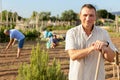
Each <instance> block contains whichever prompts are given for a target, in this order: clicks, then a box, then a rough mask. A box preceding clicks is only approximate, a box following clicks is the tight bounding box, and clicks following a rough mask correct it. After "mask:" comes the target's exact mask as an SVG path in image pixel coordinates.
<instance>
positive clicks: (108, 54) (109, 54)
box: [94, 40, 115, 62]
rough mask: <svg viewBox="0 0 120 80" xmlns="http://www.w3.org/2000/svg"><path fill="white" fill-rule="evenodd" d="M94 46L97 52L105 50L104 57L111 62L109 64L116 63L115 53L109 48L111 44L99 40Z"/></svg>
mask: <svg viewBox="0 0 120 80" xmlns="http://www.w3.org/2000/svg"><path fill="white" fill-rule="evenodd" d="M94 46H95V48H96V50H99V51H101V50H103V56H104V58H105V59H106V60H107V61H109V62H112V61H114V57H115V53H114V51H113V50H112V49H111V48H110V47H109V43H108V42H107V41H99V40H97V41H96V42H95V43H94Z"/></svg>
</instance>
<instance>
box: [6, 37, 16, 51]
mask: <svg viewBox="0 0 120 80" xmlns="http://www.w3.org/2000/svg"><path fill="white" fill-rule="evenodd" d="M13 41H14V39H13V38H10V41H9V43H8V45H7V46H6V48H5V50H7V49H8V48H9V47H10V46H11V45H12V43H13Z"/></svg>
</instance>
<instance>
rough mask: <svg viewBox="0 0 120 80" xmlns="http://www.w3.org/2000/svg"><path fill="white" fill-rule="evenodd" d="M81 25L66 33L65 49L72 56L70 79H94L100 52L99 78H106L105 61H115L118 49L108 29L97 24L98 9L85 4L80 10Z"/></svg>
mask: <svg viewBox="0 0 120 80" xmlns="http://www.w3.org/2000/svg"><path fill="white" fill-rule="evenodd" d="M80 20H81V25H78V26H76V27H74V28H71V29H70V30H68V31H67V34H66V44H65V50H66V51H67V52H68V54H69V57H70V68H69V80H94V77H95V72H96V65H97V60H98V55H99V52H100V51H102V52H103V53H101V55H102V56H101V57H100V58H101V60H100V66H99V72H98V79H97V80H105V70H104V61H105V60H107V61H110V62H111V61H114V57H115V53H114V51H115V50H116V48H115V46H114V45H113V44H112V41H111V39H110V37H109V34H108V32H107V31H106V30H104V29H102V28H100V27H97V26H95V24H94V23H95V21H96V9H95V7H94V6H93V5H91V4H85V5H83V6H82V8H81V11H80Z"/></svg>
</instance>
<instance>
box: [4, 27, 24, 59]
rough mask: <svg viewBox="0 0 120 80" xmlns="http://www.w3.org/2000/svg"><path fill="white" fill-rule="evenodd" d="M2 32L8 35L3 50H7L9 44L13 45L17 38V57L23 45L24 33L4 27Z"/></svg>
mask: <svg viewBox="0 0 120 80" xmlns="http://www.w3.org/2000/svg"><path fill="white" fill-rule="evenodd" d="M4 34H5V35H9V36H10V41H9V43H8V45H7V46H6V48H5V51H7V50H8V48H9V47H10V46H11V45H14V43H15V41H16V40H17V41H18V51H17V58H19V56H20V53H21V49H22V48H23V45H24V39H25V36H24V34H23V33H21V32H20V31H18V30H17V29H11V30H7V29H5V30H4Z"/></svg>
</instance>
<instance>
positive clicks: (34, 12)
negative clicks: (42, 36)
mask: <svg viewBox="0 0 120 80" xmlns="http://www.w3.org/2000/svg"><path fill="white" fill-rule="evenodd" d="M37 14H38V12H36V11H33V13H32V16H31V18H32V19H35V18H36V16H37Z"/></svg>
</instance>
